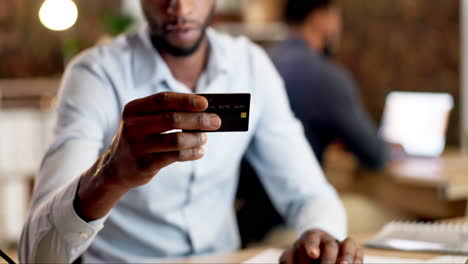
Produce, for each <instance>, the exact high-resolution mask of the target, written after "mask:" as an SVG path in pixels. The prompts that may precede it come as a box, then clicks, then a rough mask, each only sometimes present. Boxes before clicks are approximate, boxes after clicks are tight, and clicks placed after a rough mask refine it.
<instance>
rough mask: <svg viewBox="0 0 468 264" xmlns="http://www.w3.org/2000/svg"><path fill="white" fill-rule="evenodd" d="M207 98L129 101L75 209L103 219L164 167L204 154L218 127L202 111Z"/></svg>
mask: <svg viewBox="0 0 468 264" xmlns="http://www.w3.org/2000/svg"><path fill="white" fill-rule="evenodd" d="M207 108H208V101H207V100H206V99H205V98H204V97H202V96H198V95H194V94H179V93H159V94H155V95H152V96H149V97H146V98H142V99H137V100H134V101H132V102H130V103H128V104H127V105H126V106H125V108H124V111H123V114H122V121H121V123H120V127H119V130H118V132H117V133H116V135H115V137H114V140H113V142H112V144H111V146H110V147H109V149H108V151H107V152H106V153H105V154H104V155H103V156H102V157H101V158H100V159H99V160H98V161H97V162H96V163H95V164H94V165H93V167H92V168H91V169H90V170H89V171H88V172H86V173H85V174H84V175H83V176H82V177H81V180H80V184H79V188H78V196H77V198H76V199H75V210H76V211H77V213H78V214H79V215H80V216H81V217H82V218H83V219H84V220H87V221H91V220H95V219H99V218H101V217H104V216H105V215H106V214H107V213H108V212H109V211H110V210H111V209H112V208H113V206H114V205H115V204H116V203H117V202H118V200H119V199H120V198H121V197H122V196H123V195H124V194H125V193H126V192H127V191H128V190H130V189H132V188H136V187H139V186H142V185H145V184H147V183H148V182H150V181H151V180H152V179H153V177H155V175H156V174H157V173H158V172H159V170H161V169H162V168H164V167H166V166H168V165H170V164H172V163H174V162H180V161H192V160H198V159H200V158H202V157H203V155H204V150H203V148H202V146H203V145H205V143H206V142H207V136H206V134H204V133H185V132H177V133H170V134H164V132H167V131H171V130H194V131H215V130H218V129H219V128H220V126H221V119H220V118H219V117H218V116H217V115H213V114H207V113H201V112H202V111H205V110H206V109H207Z"/></svg>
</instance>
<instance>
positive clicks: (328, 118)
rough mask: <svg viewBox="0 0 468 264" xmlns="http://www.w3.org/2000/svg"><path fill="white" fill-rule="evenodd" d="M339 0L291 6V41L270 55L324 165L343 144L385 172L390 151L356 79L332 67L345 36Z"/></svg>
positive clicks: (294, 1) (294, 0)
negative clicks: (329, 154) (335, 147)
mask: <svg viewBox="0 0 468 264" xmlns="http://www.w3.org/2000/svg"><path fill="white" fill-rule="evenodd" d="M336 2H338V1H337V0H287V1H286V6H285V9H284V10H285V14H284V17H285V19H286V22H287V23H288V25H289V26H290V30H291V34H290V36H289V37H288V38H287V39H286V40H285V41H283V42H282V43H281V44H279V45H278V46H277V47H275V48H274V49H273V50H272V52H271V57H272V60H273V62H274V64H275V66H276V68H277V69H278V71H279V73H280V75H281V77H282V78H283V79H284V81H285V86H286V90H287V92H288V96H289V99H290V102H291V107H292V109H293V111H294V113H295V114H296V116H297V117H298V118H299V119H300V120H301V121H302V123H303V124H304V128H305V132H306V136H307V139H308V140H309V142H310V144H311V146H312V149H313V150H314V152H315V154H316V156H317V158H318V160H319V162H321V163H322V162H323V154H324V152H325V150H326V149H327V147H328V146H330V144H332V143H334V142H339V143H340V144H341V145H342V146H343V147H344V148H345V149H346V150H348V151H349V152H351V153H353V154H354V155H355V156H356V157H357V159H358V160H359V162H360V164H361V165H362V166H364V167H366V168H370V169H381V168H383V166H384V165H385V163H386V162H387V160H388V146H387V144H386V143H385V142H384V141H383V140H382V138H381V137H380V136H379V135H378V132H377V129H376V127H375V125H374V124H373V123H372V121H371V119H370V118H369V116H368V114H367V113H366V111H365V109H364V108H363V105H362V103H361V100H360V97H359V90H358V87H357V84H356V82H355V81H354V79H353V77H352V76H351V75H350V74H349V73H348V71H346V70H345V69H344V68H343V67H341V66H340V65H338V64H337V63H335V62H334V61H333V55H334V54H335V51H336V50H337V49H338V47H339V44H340V37H341V33H342V17H341V10H340V8H339V6H338V5H337V3H336Z"/></svg>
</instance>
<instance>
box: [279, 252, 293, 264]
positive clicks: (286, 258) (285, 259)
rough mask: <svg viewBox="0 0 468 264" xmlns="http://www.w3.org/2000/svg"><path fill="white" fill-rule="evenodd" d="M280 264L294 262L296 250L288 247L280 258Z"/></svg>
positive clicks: (291, 263)
mask: <svg viewBox="0 0 468 264" xmlns="http://www.w3.org/2000/svg"><path fill="white" fill-rule="evenodd" d="M279 263H280V264H294V250H292V249H287V250H286V251H284V252H283V254H282V255H281V257H280V259H279Z"/></svg>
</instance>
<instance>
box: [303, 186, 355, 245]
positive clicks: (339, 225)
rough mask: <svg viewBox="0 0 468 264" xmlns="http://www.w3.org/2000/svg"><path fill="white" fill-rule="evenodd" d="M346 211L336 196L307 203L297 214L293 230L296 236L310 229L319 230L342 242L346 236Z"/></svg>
mask: <svg viewBox="0 0 468 264" xmlns="http://www.w3.org/2000/svg"><path fill="white" fill-rule="evenodd" d="M346 226H347V218H346V211H345V209H344V207H343V204H342V203H341V201H340V200H339V198H338V196H337V195H336V196H335V197H333V196H332V197H326V198H325V197H320V198H317V199H312V200H310V201H308V202H307V203H306V204H305V205H304V207H303V208H302V210H301V211H300V213H299V216H298V218H297V222H296V225H295V229H296V232H297V235H298V236H301V235H302V234H303V233H304V232H306V231H308V230H311V229H321V230H323V231H325V232H327V233H328V234H329V235H331V236H332V237H334V238H335V239H336V240H339V241H343V240H344V239H346V236H347V227H346Z"/></svg>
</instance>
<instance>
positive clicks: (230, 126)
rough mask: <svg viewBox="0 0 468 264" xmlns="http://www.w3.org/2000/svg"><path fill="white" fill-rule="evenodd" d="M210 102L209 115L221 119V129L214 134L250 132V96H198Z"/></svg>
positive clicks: (241, 94) (243, 94)
mask: <svg viewBox="0 0 468 264" xmlns="http://www.w3.org/2000/svg"><path fill="white" fill-rule="evenodd" d="M198 95H200V96H203V97H205V98H206V99H207V100H208V109H207V110H206V111H205V112H207V113H213V114H217V115H218V116H219V117H220V118H221V128H220V129H219V130H216V131H213V132H246V131H249V119H250V94H248V93H238V94H198Z"/></svg>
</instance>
